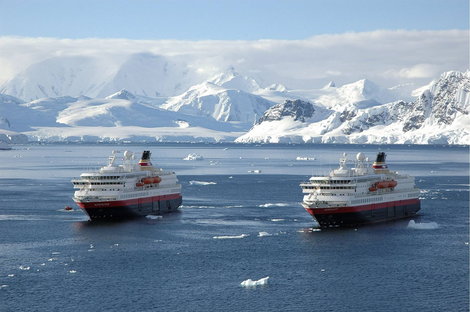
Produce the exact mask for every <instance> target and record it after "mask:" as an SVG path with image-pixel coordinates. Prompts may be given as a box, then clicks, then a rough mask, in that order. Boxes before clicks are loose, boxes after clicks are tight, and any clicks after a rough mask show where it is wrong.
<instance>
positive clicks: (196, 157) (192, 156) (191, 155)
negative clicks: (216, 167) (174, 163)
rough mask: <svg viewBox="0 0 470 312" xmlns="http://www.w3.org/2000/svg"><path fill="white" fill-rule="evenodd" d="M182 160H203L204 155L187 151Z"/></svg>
mask: <svg viewBox="0 0 470 312" xmlns="http://www.w3.org/2000/svg"><path fill="white" fill-rule="evenodd" d="M183 160H204V157H202V156H201V155H199V154H196V153H189V154H188V156H186V157H185V158H183Z"/></svg>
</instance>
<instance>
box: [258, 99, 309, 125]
mask: <svg viewBox="0 0 470 312" xmlns="http://www.w3.org/2000/svg"><path fill="white" fill-rule="evenodd" d="M314 112H315V108H314V107H313V105H312V104H311V103H310V102H305V101H302V100H286V101H285V102H284V103H280V104H276V105H274V106H273V107H271V108H269V109H268V110H267V111H266V112H265V113H264V115H263V116H262V117H261V118H260V119H259V120H258V121H257V122H256V124H260V123H262V122H263V121H272V120H281V119H282V118H284V117H287V116H290V117H293V118H294V121H297V120H299V121H301V122H305V119H308V118H310V117H312V116H313V113H314Z"/></svg>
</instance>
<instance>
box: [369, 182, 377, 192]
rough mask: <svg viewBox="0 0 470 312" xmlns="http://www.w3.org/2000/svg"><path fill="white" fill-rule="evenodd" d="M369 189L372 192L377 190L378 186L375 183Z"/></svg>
mask: <svg viewBox="0 0 470 312" xmlns="http://www.w3.org/2000/svg"><path fill="white" fill-rule="evenodd" d="M369 191H371V192H375V191H377V188H376V187H375V184H373V185H372V186H371V187H369Z"/></svg>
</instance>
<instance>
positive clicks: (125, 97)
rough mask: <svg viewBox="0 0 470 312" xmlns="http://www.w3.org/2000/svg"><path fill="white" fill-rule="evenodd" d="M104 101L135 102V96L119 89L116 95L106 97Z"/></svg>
mask: <svg viewBox="0 0 470 312" xmlns="http://www.w3.org/2000/svg"><path fill="white" fill-rule="evenodd" d="M106 99H109V100H110V99H119V100H130V101H131V100H135V95H134V94H132V93H131V92H129V91H127V90H126V89H121V90H119V91H118V92H116V93H113V94H111V95H109V96H107V97H106Z"/></svg>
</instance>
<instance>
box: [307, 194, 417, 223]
mask: <svg viewBox="0 0 470 312" xmlns="http://www.w3.org/2000/svg"><path fill="white" fill-rule="evenodd" d="M304 208H305V210H307V212H308V213H310V215H312V217H313V218H314V219H315V220H316V221H317V222H318V224H319V225H320V227H322V228H327V227H352V226H358V225H365V224H370V223H378V222H386V221H392V220H397V219H403V218H409V217H412V216H414V215H416V213H417V212H418V211H419V210H420V209H421V203H420V201H419V199H408V200H400V201H394V202H387V203H377V204H369V205H362V206H348V207H335V208H312V207H309V206H308V205H305V204H304Z"/></svg>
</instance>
